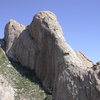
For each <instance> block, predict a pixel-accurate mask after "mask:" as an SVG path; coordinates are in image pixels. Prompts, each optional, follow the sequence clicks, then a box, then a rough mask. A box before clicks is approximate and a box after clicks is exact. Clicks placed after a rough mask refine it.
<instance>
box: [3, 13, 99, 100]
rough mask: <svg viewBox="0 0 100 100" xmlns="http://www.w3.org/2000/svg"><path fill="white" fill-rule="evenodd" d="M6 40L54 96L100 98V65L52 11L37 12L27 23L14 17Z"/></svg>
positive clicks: (16, 58)
mask: <svg viewBox="0 0 100 100" xmlns="http://www.w3.org/2000/svg"><path fill="white" fill-rule="evenodd" d="M4 42H5V52H6V54H7V56H8V57H9V58H11V59H13V60H14V61H15V62H16V63H18V62H20V63H21V64H22V65H23V66H24V67H22V66H20V68H23V69H25V68H28V69H30V70H31V72H32V73H34V72H35V74H36V76H37V77H38V78H39V80H41V82H42V85H43V89H44V90H45V91H46V92H48V93H49V94H52V96H53V100H100V96H99V93H100V90H99V88H100V86H99V84H100V82H99V81H100V80H99V77H100V76H99V65H94V64H93V62H92V61H90V60H89V59H88V58H87V57H86V56H85V55H84V54H82V53H81V52H78V51H75V50H73V49H72V48H71V47H70V46H69V44H68V43H67V42H66V41H65V39H64V36H63V32H62V29H61V26H60V25H59V23H58V21H57V18H56V16H55V15H54V14H53V13H52V12H49V11H42V12H39V13H37V14H36V15H35V16H34V18H33V20H32V22H31V24H30V25H28V26H26V27H25V26H23V25H21V24H19V23H18V22H16V21H14V20H10V21H9V22H8V23H7V25H6V27H5V36H4ZM29 73H30V72H29ZM29 73H28V74H29ZM33 77H34V75H32V76H31V78H33ZM32 83H33V82H32ZM32 87H33V86H32ZM31 89H32V90H34V89H33V88H31ZM32 90H31V91H32ZM29 94H30V93H29ZM44 94H45V93H44ZM23 95H25V94H24V93H23ZM29 97H31V96H29ZM29 97H28V98H29ZM33 97H34V96H33ZM27 100H28V99H27ZM29 100H31V99H29ZM32 100H36V99H32ZM38 100H39V99H38ZM41 100H42V98H41Z"/></svg>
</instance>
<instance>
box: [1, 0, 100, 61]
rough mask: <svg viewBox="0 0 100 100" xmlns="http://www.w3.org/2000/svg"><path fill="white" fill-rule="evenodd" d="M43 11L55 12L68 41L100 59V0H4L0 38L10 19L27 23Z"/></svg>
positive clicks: (2, 1)
mask: <svg viewBox="0 0 100 100" xmlns="http://www.w3.org/2000/svg"><path fill="white" fill-rule="evenodd" d="M39 11H52V12H53V13H55V14H56V16H57V18H58V21H59V23H60V25H61V27H62V29H63V32H64V36H65V39H66V41H67V43H69V44H70V45H71V47H72V48H73V49H75V50H78V51H81V52H82V53H84V54H85V55H86V56H88V57H89V58H90V59H91V60H92V61H94V62H97V61H100V0H0V38H3V36H4V28H5V25H6V23H7V22H8V21H9V20H10V19H14V20H16V21H17V22H19V23H20V24H23V25H25V26H27V25H28V24H30V23H31V21H32V19H33V16H34V15H35V14H36V13H37V12H39Z"/></svg>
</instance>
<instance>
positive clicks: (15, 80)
mask: <svg viewBox="0 0 100 100" xmlns="http://www.w3.org/2000/svg"><path fill="white" fill-rule="evenodd" d="M50 98H51V96H50V95H48V94H46V93H45V92H44V90H43V88H42V86H41V82H40V80H39V79H38V78H37V77H36V75H35V74H34V73H33V72H32V71H31V70H29V69H27V68H24V67H23V66H22V65H21V64H20V63H16V62H14V61H12V60H9V59H8V58H7V57H6V55H5V52H4V51H3V49H2V48H0V100H52V99H50Z"/></svg>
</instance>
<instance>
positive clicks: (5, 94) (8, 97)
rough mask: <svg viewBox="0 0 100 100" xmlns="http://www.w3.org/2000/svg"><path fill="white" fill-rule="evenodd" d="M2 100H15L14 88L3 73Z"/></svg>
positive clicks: (0, 80) (0, 82) (0, 94)
mask: <svg viewBox="0 0 100 100" xmlns="http://www.w3.org/2000/svg"><path fill="white" fill-rule="evenodd" d="M0 100H15V99H14V89H13V88H12V87H11V86H10V85H9V83H8V82H7V80H5V79H4V78H3V77H2V76H1V75H0Z"/></svg>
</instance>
